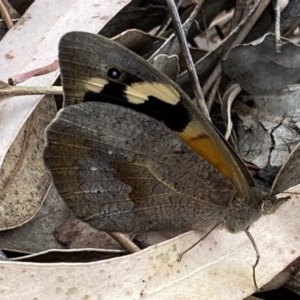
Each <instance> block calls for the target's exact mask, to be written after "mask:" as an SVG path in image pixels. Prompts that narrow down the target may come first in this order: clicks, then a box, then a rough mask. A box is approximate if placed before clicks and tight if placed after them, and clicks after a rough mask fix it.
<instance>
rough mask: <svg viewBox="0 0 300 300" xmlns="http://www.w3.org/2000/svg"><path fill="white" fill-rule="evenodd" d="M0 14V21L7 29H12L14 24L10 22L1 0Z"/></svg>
mask: <svg viewBox="0 0 300 300" xmlns="http://www.w3.org/2000/svg"><path fill="white" fill-rule="evenodd" d="M0 14H1V16H2V19H3V21H4V22H5V24H6V26H7V28H12V27H13V26H14V23H13V21H12V20H11V17H10V15H9V12H8V10H7V8H6V6H5V5H4V3H3V1H2V0H0Z"/></svg>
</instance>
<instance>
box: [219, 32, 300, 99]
mask: <svg viewBox="0 0 300 300" xmlns="http://www.w3.org/2000/svg"><path fill="white" fill-rule="evenodd" d="M281 42H282V47H281V53H276V47H275V35H274V34H272V33H269V34H267V35H265V36H264V37H263V38H261V39H259V40H257V41H255V42H253V43H251V44H244V45H239V46H237V47H235V48H233V49H232V50H231V51H230V53H229V55H228V57H227V59H226V60H225V61H224V62H223V70H224V72H225V73H226V74H227V75H228V76H229V77H230V78H231V79H232V80H235V81H237V83H238V84H239V85H240V86H241V87H242V88H243V89H244V90H246V91H247V92H248V93H249V94H251V95H269V94H274V93H276V92H278V91H279V90H281V89H283V88H285V87H286V86H287V85H290V84H294V83H298V82H299V80H300V47H299V46H298V45H296V44H294V43H292V42H291V41H289V40H288V39H284V38H282V39H281Z"/></svg>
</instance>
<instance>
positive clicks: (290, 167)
mask: <svg viewBox="0 0 300 300" xmlns="http://www.w3.org/2000/svg"><path fill="white" fill-rule="evenodd" d="M299 170H300V143H298V145H297V146H296V147H295V148H294V150H293V151H292V153H291V154H290V155H289V157H288V158H287V160H286V162H285V164H284V165H283V167H282V169H281V170H280V172H279V173H278V174H277V177H276V179H275V181H274V190H273V193H274V194H277V193H280V192H281V191H284V190H286V189H288V188H290V187H291V186H294V185H296V184H299V183H300V175H299Z"/></svg>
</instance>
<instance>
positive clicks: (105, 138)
mask: <svg viewBox="0 0 300 300" xmlns="http://www.w3.org/2000/svg"><path fill="white" fill-rule="evenodd" d="M44 159H45V163H46V166H47V167H48V168H49V170H50V171H51V173H52V176H53V181H54V184H55V186H56V188H57V189H58V191H59V193H60V194H61V196H62V197H63V199H64V200H65V201H66V202H67V204H68V205H69V206H70V207H71V209H72V211H73V212H74V213H75V215H76V216H77V217H79V218H80V219H83V220H85V221H87V222H89V223H90V224H91V225H93V226H94V227H96V228H99V229H104V230H109V231H116V230H119V231H125V232H128V231H129V232H133V231H134V232H139V231H146V230H150V229H152V230H168V229H172V230H176V229H181V230H182V229H186V230H187V229H193V228H200V227H207V226H210V225H215V224H217V223H220V222H221V221H222V220H223V219H224V214H226V207H228V205H229V202H230V200H231V199H232V197H233V196H234V194H235V189H234V187H233V185H232V184H231V183H230V182H228V181H227V180H225V179H224V177H223V176H222V175H221V174H220V173H218V172H217V171H216V170H215V169H214V168H213V167H212V166H210V165H209V164H208V163H206V162H205V161H204V160H203V159H201V157H199V156H198V155H197V154H195V153H194V152H193V151H192V150H190V149H189V148H188V147H187V146H186V145H185V144H184V143H182V142H181V141H180V140H179V139H178V138H177V137H175V136H174V135H173V133H172V132H171V131H170V130H169V129H168V128H166V127H165V126H163V125H162V124H161V123H159V122H158V121H156V120H155V119H153V118H151V117H148V116H146V115H143V114H140V113H137V112H134V111H131V110H130V109H128V108H123V107H119V106H116V105H111V104H107V103H95V102H90V103H82V104H79V105H74V106H69V107H67V108H65V109H63V110H62V111H61V112H60V113H59V114H58V116H57V117H56V119H55V120H54V121H53V123H52V124H51V125H50V126H49V128H48V130H47V145H46V148H45V152H44ZM187 170H188V172H187Z"/></svg>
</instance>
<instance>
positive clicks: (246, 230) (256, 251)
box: [244, 229, 260, 291]
mask: <svg viewBox="0 0 300 300" xmlns="http://www.w3.org/2000/svg"><path fill="white" fill-rule="evenodd" d="M244 231H245V233H246V235H247V237H248V239H249V240H250V242H251V244H252V246H253V248H254V250H255V253H256V261H255V263H254V265H253V266H252V277H253V283H254V286H255V289H256V291H258V290H259V289H258V285H257V282H256V267H257V265H258V263H259V260H260V253H259V251H258V248H257V245H256V243H255V241H254V238H253V236H252V235H251V233H250V232H249V230H248V229H245V230H244Z"/></svg>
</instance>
